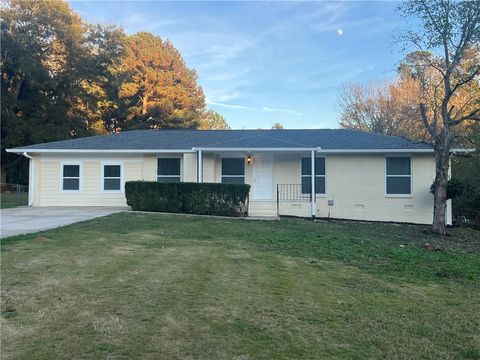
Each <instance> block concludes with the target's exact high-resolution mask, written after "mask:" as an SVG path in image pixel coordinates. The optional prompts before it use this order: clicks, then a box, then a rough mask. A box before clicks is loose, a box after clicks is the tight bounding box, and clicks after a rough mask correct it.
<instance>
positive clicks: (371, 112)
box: [338, 77, 428, 140]
mask: <svg viewBox="0 0 480 360" xmlns="http://www.w3.org/2000/svg"><path fill="white" fill-rule="evenodd" d="M419 91H420V89H419V83H418V81H416V80H414V79H412V78H409V77H400V78H398V80H396V81H395V82H392V83H381V82H373V83H370V84H367V85H362V84H358V83H352V84H346V85H344V86H343V88H342V90H341V92H340V95H339V103H338V106H339V110H340V126H341V127H343V128H347V129H355V130H360V131H367V132H374V133H379V134H384V135H395V136H403V137H407V138H410V139H416V140H426V139H428V133H427V131H426V130H425V128H424V126H423V125H422V123H421V121H420V112H419V110H418V104H417V101H418V96H419Z"/></svg>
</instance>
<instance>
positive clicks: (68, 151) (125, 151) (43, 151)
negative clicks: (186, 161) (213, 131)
mask: <svg viewBox="0 0 480 360" xmlns="http://www.w3.org/2000/svg"><path fill="white" fill-rule="evenodd" d="M26 150H28V151H30V152H31V153H36V154H46V153H58V154H72V153H81V154H89V153H90V154H98V153H101V154H117V153H118V154H162V153H192V152H194V151H192V150H191V149H173V150H171V149H167V150H165V149H163V150H160V149H158V150H152V149H145V150H141V149H112V150H103V149H22V148H13V149H5V151H6V152H9V153H15V154H22V153H24V152H25V151H26Z"/></svg>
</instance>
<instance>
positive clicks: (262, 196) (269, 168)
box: [252, 154, 273, 200]
mask: <svg viewBox="0 0 480 360" xmlns="http://www.w3.org/2000/svg"><path fill="white" fill-rule="evenodd" d="M272 173H273V160H272V156H271V155H263V154H262V155H257V156H255V157H254V159H253V185H252V191H253V199H254V200H272V193H273V189H272V187H273V174H272Z"/></svg>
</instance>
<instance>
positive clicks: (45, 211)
mask: <svg viewBox="0 0 480 360" xmlns="http://www.w3.org/2000/svg"><path fill="white" fill-rule="evenodd" d="M127 210H128V208H127V207H124V208H122V207H26V206H24V207H18V208H12V209H1V210H0V237H2V238H3V237H7V236H14V235H21V234H28V233H33V232H37V231H41V230H47V229H52V228H56V227H59V226H65V225H69V224H73V223H76V222H80V221H85V220H90V219H94V218H97V217H100V216H105V215H109V214H113V213H116V212H121V211H127Z"/></svg>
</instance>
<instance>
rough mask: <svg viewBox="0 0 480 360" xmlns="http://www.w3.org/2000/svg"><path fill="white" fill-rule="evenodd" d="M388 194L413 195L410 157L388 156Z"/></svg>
mask: <svg viewBox="0 0 480 360" xmlns="http://www.w3.org/2000/svg"><path fill="white" fill-rule="evenodd" d="M385 164H386V194H387V195H400V196H402V195H411V193H412V166H411V159H410V157H408V156H390V157H389V156H387V158H386V162H385Z"/></svg>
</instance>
